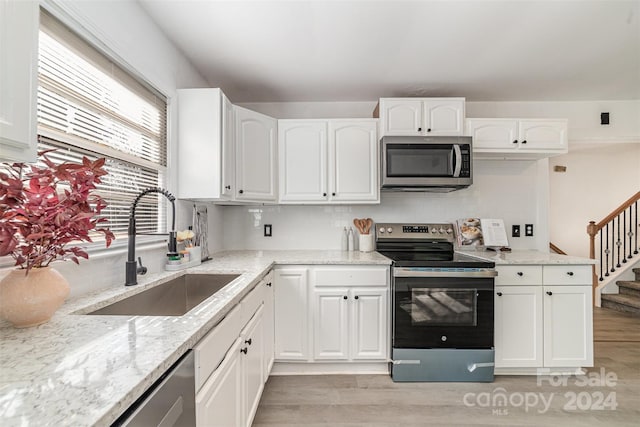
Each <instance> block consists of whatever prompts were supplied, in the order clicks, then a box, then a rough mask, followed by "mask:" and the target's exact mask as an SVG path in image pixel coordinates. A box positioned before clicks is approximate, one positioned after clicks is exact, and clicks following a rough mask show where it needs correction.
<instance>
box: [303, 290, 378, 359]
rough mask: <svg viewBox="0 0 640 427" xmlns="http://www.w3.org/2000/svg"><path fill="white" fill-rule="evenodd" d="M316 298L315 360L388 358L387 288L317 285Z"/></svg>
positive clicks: (314, 294)
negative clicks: (325, 286) (318, 286)
mask: <svg viewBox="0 0 640 427" xmlns="http://www.w3.org/2000/svg"><path fill="white" fill-rule="evenodd" d="M313 301H314V304H313V308H312V312H313V337H314V343H313V344H314V346H313V348H314V351H313V357H314V359H316V360H367V359H384V358H385V357H386V353H387V342H386V337H387V334H386V330H387V328H386V323H387V315H386V312H387V308H388V307H387V289H386V288H381V289H375V288H374V289H368V288H351V289H350V288H334V289H327V288H315V289H314V291H313Z"/></svg>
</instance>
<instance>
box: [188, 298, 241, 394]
mask: <svg viewBox="0 0 640 427" xmlns="http://www.w3.org/2000/svg"><path fill="white" fill-rule="evenodd" d="M243 326H244V323H242V321H241V316H240V305H239V304H238V305H237V306H235V308H234V309H233V310H231V311H230V312H229V313H228V314H227V315H226V317H225V318H224V319H222V321H221V322H220V323H218V325H217V326H216V327H215V328H213V329H212V330H211V331H210V332H209V333H208V334H207V335H205V337H204V338H202V339H201V340H200V341H199V342H198V344H196V346H195V347H194V348H193V352H194V356H195V370H196V390H199V389H200V387H202V385H203V384H204V383H205V381H206V380H207V378H209V375H211V373H212V372H213V371H214V370H215V369H216V368H217V367H218V365H220V362H222V359H224V355H225V354H226V353H227V350H228V349H229V348H230V347H231V345H232V344H233V342H234V341H235V340H236V339H237V338H238V336H239V335H240V331H241V330H242V327H243Z"/></svg>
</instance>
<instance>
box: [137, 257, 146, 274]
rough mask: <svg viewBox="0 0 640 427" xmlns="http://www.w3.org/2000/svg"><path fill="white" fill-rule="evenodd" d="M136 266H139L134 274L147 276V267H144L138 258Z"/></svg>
mask: <svg viewBox="0 0 640 427" xmlns="http://www.w3.org/2000/svg"><path fill="white" fill-rule="evenodd" d="M138 264H139V265H140V266H139V267H138V268H137V269H136V272H137V273H138V274H147V267H145V266H144V265H142V258H141V257H138Z"/></svg>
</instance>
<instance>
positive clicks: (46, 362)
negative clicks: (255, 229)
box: [0, 251, 391, 427]
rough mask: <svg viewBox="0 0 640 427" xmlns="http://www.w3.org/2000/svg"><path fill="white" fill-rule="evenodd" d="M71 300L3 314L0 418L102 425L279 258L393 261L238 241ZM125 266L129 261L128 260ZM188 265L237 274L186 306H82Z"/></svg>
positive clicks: (10, 422) (104, 301)
mask: <svg viewBox="0 0 640 427" xmlns="http://www.w3.org/2000/svg"><path fill="white" fill-rule="evenodd" d="M212 258H213V259H212V260H211V261H208V262H206V263H204V264H202V265H200V266H197V267H192V268H190V269H188V270H183V271H180V272H162V273H156V274H149V275H146V276H139V278H138V280H139V285H137V286H134V287H129V288H125V287H124V286H113V287H110V288H107V289H105V290H101V291H97V292H94V293H91V294H88V295H83V296H81V297H78V298H76V299H73V300H69V301H67V302H66V303H65V304H64V305H63V306H62V307H61V309H60V310H59V311H58V312H57V313H56V315H55V316H54V317H53V318H52V319H51V320H50V321H49V322H48V323H46V324H43V325H40V326H38V327H34V328H28V329H15V328H13V327H11V326H9V325H8V324H7V323H6V322H5V323H0V425H2V426H5V427H6V426H32V425H33V426H35V425H37V426H42V425H51V426H105V425H109V424H111V423H112V422H113V421H115V420H116V419H117V417H118V416H120V415H121V414H122V413H123V412H124V411H125V410H126V409H127V408H128V407H129V406H130V405H131V404H132V403H133V402H135V400H136V399H137V398H138V397H139V396H141V395H142V393H143V392H144V391H145V390H146V389H147V388H148V387H149V386H151V385H152V384H153V383H154V382H155V381H156V380H157V379H158V378H159V377H160V376H161V375H162V374H163V373H164V372H165V371H166V370H167V369H168V368H169V367H170V366H171V365H173V364H174V363H175V362H176V361H177V360H178V359H179V358H180V356H181V355H182V354H184V353H185V352H186V351H187V350H189V349H190V348H192V347H193V346H194V345H195V344H196V343H197V342H198V341H199V340H200V339H201V338H202V337H203V336H204V335H205V334H206V333H207V332H208V331H209V330H210V329H211V328H212V327H213V326H215V325H216V324H217V323H218V322H219V321H220V319H221V318H222V317H224V315H225V314H226V313H227V312H228V311H229V310H231V308H232V307H233V306H234V305H236V304H237V303H238V302H239V301H240V300H241V299H242V298H243V297H244V295H246V294H247V293H248V292H249V291H250V290H251V289H252V288H253V287H254V286H255V285H256V284H257V283H258V282H259V281H260V279H261V278H262V277H263V276H264V275H265V274H266V273H268V271H269V270H270V269H271V267H272V266H273V265H274V264H279V265H305V264H308V265H314V264H316V265H317V264H334V265H335V264H344V265H357V264H363V265H389V264H390V263H391V261H390V260H389V259H388V258H385V257H384V256H382V255H380V254H378V253H376V252H371V253H362V252H343V251H231V252H221V253H218V254H215V255H214V256H213V257H212ZM123 269H124V266H123ZM185 272H189V273H219V274H240V276H239V277H238V278H237V279H235V280H234V281H233V282H231V283H229V284H228V285H227V286H225V287H224V288H223V289H222V290H221V291H219V292H217V293H216V294H214V295H213V296H211V297H209V298H208V299H207V300H205V301H204V302H202V303H201V304H200V305H198V306H197V307H196V308H194V309H193V310H191V311H190V312H188V313H187V314H185V315H184V316H84V315H83V314H84V313H87V312H90V311H93V310H96V309H98V308H100V307H103V306H105V305H108V304H110V303H112V302H115V301H118V300H120V299H123V298H125V297H128V296H130V295H133V294H136V293H139V292H141V291H143V290H145V289H147V288H150V287H153V286H157V285H159V284H162V283H164V282H166V281H168V280H170V279H173V278H175V277H178V276H180V275H182V274H184V273H185Z"/></svg>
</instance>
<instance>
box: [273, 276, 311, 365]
mask: <svg viewBox="0 0 640 427" xmlns="http://www.w3.org/2000/svg"><path fill="white" fill-rule="evenodd" d="M307 271H308V270H307V269H306V268H278V269H276V270H275V272H274V287H275V288H274V292H275V305H274V307H275V312H274V314H275V358H276V360H309V358H310V352H309V334H310V331H309V328H308V320H307V319H308V317H307V316H308V313H309V310H308V308H309V303H308V299H307V276H308V274H307Z"/></svg>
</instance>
